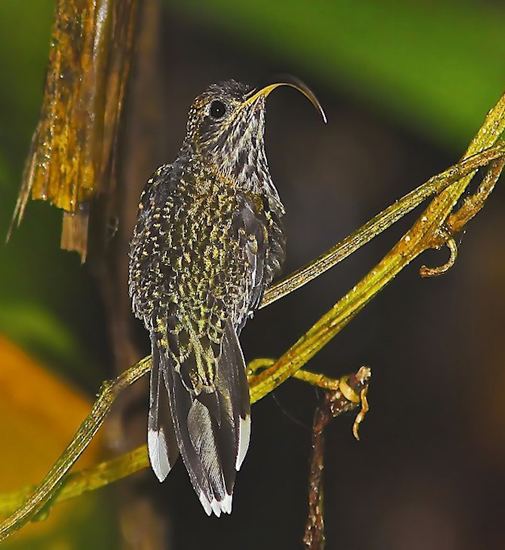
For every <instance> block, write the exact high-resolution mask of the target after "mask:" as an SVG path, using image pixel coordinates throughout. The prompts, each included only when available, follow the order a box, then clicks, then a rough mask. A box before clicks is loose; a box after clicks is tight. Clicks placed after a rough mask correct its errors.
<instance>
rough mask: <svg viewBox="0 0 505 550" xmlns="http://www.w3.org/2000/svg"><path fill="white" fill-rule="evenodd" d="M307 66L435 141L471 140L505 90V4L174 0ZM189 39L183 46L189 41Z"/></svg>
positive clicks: (279, 57) (282, 59)
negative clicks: (486, 113)
mask: <svg viewBox="0 0 505 550" xmlns="http://www.w3.org/2000/svg"><path fill="white" fill-rule="evenodd" d="M167 5H169V6H170V7H174V8H176V9H177V10H180V11H181V12H184V13H187V14H190V15H191V17H194V18H197V19H199V20H202V21H206V22H207V23H208V24H211V25H213V26H216V27H217V28H218V29H220V30H221V31H222V32H224V33H226V34H228V35H230V36H231V40H230V44H232V43H233V41H236V40H238V41H240V42H241V43H247V44H248V45H249V47H250V48H253V49H254V50H255V51H256V52H258V54H259V55H262V56H268V58H269V61H271V60H272V59H274V60H275V61H276V64H277V65H278V66H279V68H280V69H281V70H282V71H285V69H286V67H285V64H286V61H290V62H291V63H292V64H293V66H302V67H305V69H306V72H307V74H310V76H311V78H314V77H318V78H319V79H320V80H321V81H322V82H326V83H328V84H329V85H332V86H333V87H334V88H335V90H336V91H338V92H342V91H344V92H347V93H348V94H351V95H352V96H355V97H356V98H357V99H358V100H359V101H361V102H362V103H365V104H367V105H371V106H372V107H373V108H375V109H376V110H378V111H380V112H383V113H384V114H386V115H387V116H388V117H393V118H394V119H396V120H397V121H399V122H400V123H401V124H402V125H404V126H406V127H409V128H411V129H414V130H415V131H418V132H421V133H423V134H424V135H425V136H427V137H428V138H429V139H430V140H432V141H433V142H435V143H437V144H438V145H442V146H443V147H450V148H454V149H458V150H459V149H461V148H462V147H464V146H465V145H466V144H467V143H468V142H469V140H470V138H471V137H472V135H473V133H474V132H475V131H476V130H477V129H478V128H479V126H480V123H481V121H482V117H483V115H484V113H485V112H487V110H488V109H489V108H490V107H491V106H492V105H493V104H494V103H495V102H496V100H497V98H498V97H499V96H500V94H501V93H502V91H503V86H504V75H505V40H504V34H503V22H504V21H505V3H504V2H496V3H494V2H489V1H482V0H438V1H436V2H434V1H428V0H417V1H416V0H407V1H401V0H384V1H380V2H377V1H376V0H360V1H359V2H357V1H355V0H333V1H330V0H279V1H275V2H272V1H270V0H255V1H254V2H236V1H235V0H213V1H212V2H206V1H201V0H184V1H176V2H174V1H168V2H167ZM182 46H183V45H181V47H182Z"/></svg>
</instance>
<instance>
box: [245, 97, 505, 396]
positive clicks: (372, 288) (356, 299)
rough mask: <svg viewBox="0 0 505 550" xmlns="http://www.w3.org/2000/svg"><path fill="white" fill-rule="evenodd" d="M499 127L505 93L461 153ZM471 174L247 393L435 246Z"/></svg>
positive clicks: (324, 338) (481, 144) (318, 342)
mask: <svg viewBox="0 0 505 550" xmlns="http://www.w3.org/2000/svg"><path fill="white" fill-rule="evenodd" d="M504 130H505V94H504V95H503V96H502V97H501V98H500V100H499V101H498V103H497V104H496V105H495V107H493V109H491V111H489V113H488V115H487V117H486V119H485V121H484V124H483V125H482V127H481V128H480V130H479V132H478V133H477V135H476V137H475V138H474V139H473V140H472V142H471V143H470V145H469V147H468V149H467V151H466V153H465V158H468V157H471V156H472V155H475V154H476V153H480V152H481V151H483V150H484V149H486V148H488V147H492V146H493V145H494V144H495V143H496V142H497V140H498V139H499V138H500V136H501V135H502V133H503V131H504ZM474 174H475V172H471V173H470V174H467V175H466V176H463V177H462V178H460V179H458V180H457V181H456V182H454V183H452V184H451V185H450V186H449V187H447V188H446V189H444V190H443V191H442V192H441V193H440V194H438V195H437V196H436V197H435V198H434V199H433V200H432V201H431V203H430V204H429V205H428V207H427V208H426V209H425V210H424V212H423V213H422V214H421V216H420V217H419V218H418V219H417V221H416V222H415V223H414V225H413V226H412V227H411V228H410V229H409V230H408V231H407V233H405V235H404V236H403V237H402V238H401V239H400V240H399V241H398V242H397V243H396V245H395V246H394V247H393V248H392V249H391V250H390V252H388V254H386V256H384V258H383V259H382V260H381V261H380V262H379V263H378V264H377V265H376V266H375V267H374V268H373V269H372V270H371V271H370V272H369V273H368V274H367V275H366V276H365V277H364V278H363V279H361V281H359V282H358V284H357V285H355V286H354V287H353V288H352V289H351V290H350V291H349V292H348V293H347V294H346V295H345V296H344V297H343V298H341V299H340V300H339V301H338V302H337V303H336V304H335V305H334V306H333V307H332V308H331V309H330V310H329V311H328V312H327V313H326V314H325V315H323V316H322V317H321V318H320V319H319V321H317V322H316V323H315V324H314V325H313V326H312V327H311V328H310V329H309V330H308V331H307V332H306V333H305V334H304V335H303V336H302V337H301V338H300V339H299V340H298V341H297V342H296V343H295V344H294V345H293V346H291V348H289V349H288V351H286V352H285V353H284V354H283V355H282V356H281V357H280V358H279V359H278V360H277V361H276V363H275V364H274V365H273V366H272V367H270V368H268V369H266V370H265V371H263V372H262V373H261V374H259V375H258V376H257V377H256V379H255V381H256V383H255V384H254V386H253V387H252V388H251V395H252V396H254V397H258V398H260V396H263V395H266V394H267V393H269V392H271V391H272V390H273V389H275V388H276V387H277V386H279V385H280V384H282V382H284V381H285V380H287V379H288V378H289V377H290V376H292V375H293V373H295V372H296V371H297V370H298V369H300V368H301V367H302V366H303V365H305V364H306V363H307V361H309V360H310V359H311V358H312V357H313V356H314V355H315V354H316V353H317V352H318V351H319V350H321V348H323V347H324V346H325V345H326V344H327V343H328V342H329V341H330V340H331V339H332V338H333V337H334V336H335V335H336V334H338V333H339V332H340V331H341V330H342V329H343V328H344V327H345V326H347V324H348V323H349V322H350V321H351V320H352V319H353V318H354V317H355V316H356V315H357V314H358V313H359V312H360V311H361V309H363V307H365V305H366V304H367V303H368V302H369V301H370V300H372V298H373V297H374V296H376V295H377V294H378V293H379V292H380V291H381V290H382V289H383V288H384V287H385V286H386V285H387V284H388V283H389V282H390V281H392V280H393V279H394V278H395V277H396V275H397V274H398V273H399V272H400V271H401V270H402V269H404V268H405V267H406V266H407V265H409V263H410V262H412V260H414V259H415V258H417V256H419V254H421V253H422V252H424V251H425V250H428V249H430V248H432V247H434V246H438V244H439V238H440V231H441V229H442V227H443V225H444V223H445V222H446V220H447V218H448V217H449V216H450V214H451V211H452V209H453V208H454V206H455V204H456V203H457V202H458V200H459V198H460V197H461V195H462V194H463V193H464V191H465V190H466V188H467V187H468V185H469V184H470V182H471V180H472V178H473V176H474Z"/></svg>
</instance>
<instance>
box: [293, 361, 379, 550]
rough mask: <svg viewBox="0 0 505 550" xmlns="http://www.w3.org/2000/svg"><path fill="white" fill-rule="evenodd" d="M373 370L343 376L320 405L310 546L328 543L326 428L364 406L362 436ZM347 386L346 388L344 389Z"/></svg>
mask: <svg viewBox="0 0 505 550" xmlns="http://www.w3.org/2000/svg"><path fill="white" fill-rule="evenodd" d="M370 376H371V371H370V369H369V368H367V367H361V368H360V369H359V371H358V372H357V373H356V374H352V375H350V376H343V377H342V378H341V379H340V380H339V383H340V384H339V386H340V387H339V389H337V390H335V391H327V392H325V394H324V399H323V402H322V403H321V404H320V405H319V406H318V407H317V408H316V411H315V413H314V421H313V424H312V456H311V460H310V475H309V497H308V514H307V523H306V525H305V534H304V536H303V543H304V546H305V548H306V549H307V550H321V549H322V548H323V547H324V542H325V536H324V497H323V470H324V429H325V428H326V426H327V425H328V423H329V422H330V420H331V419H332V418H335V417H336V416H338V415H340V414H342V413H345V412H348V411H352V410H354V409H356V408H357V407H360V408H361V409H360V412H359V414H358V416H357V417H356V420H355V422H354V426H353V434H354V436H355V437H356V439H359V438H358V426H359V424H360V423H361V422H362V421H363V418H364V416H365V414H366V413H367V412H368V402H367V399H366V395H367V391H368V385H369V383H370ZM343 388H346V391H344V390H343Z"/></svg>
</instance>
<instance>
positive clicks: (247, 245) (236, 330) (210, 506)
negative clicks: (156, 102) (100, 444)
mask: <svg viewBox="0 0 505 550" xmlns="http://www.w3.org/2000/svg"><path fill="white" fill-rule="evenodd" d="M281 86H290V87H292V88H295V89H296V90H298V91H299V92H301V93H302V94H303V95H304V96H306V97H307V98H308V99H309V100H310V101H311V103H312V104H313V105H314V106H315V107H316V108H317V109H318V110H319V111H320V113H321V114H322V116H323V119H324V121H325V122H326V117H325V115H324V111H323V109H322V107H321V105H320V103H319V101H318V100H317V98H316V96H315V95H314V93H313V92H312V91H311V90H310V89H309V88H308V87H307V86H306V85H305V84H303V83H302V82H301V81H299V80H297V79H294V78H292V77H290V78H289V79H284V80H283V81H281V82H274V83H271V84H268V85H266V86H263V87H260V88H253V87H251V86H249V85H247V84H243V83H241V82H237V81H235V80H228V81H225V82H221V83H219V84H213V85H211V86H209V87H208V88H207V89H206V90H205V91H204V92H203V93H202V94H201V95H199V96H198V97H197V98H196V99H195V100H194V101H193V104H192V105H191V108H190V110H189V115H188V122H187V131H186V136H185V138H184V141H183V143H182V147H181V149H180V151H179V154H178V156H177V158H176V159H175V160H174V162H173V163H171V164H165V165H162V166H161V167H159V168H158V169H157V170H156V171H155V173H154V174H153V176H152V177H151V178H150V179H149V180H148V181H147V184H146V187H145V189H144V191H143V193H142V196H141V199H140V204H139V207H138V216H137V221H136V225H135V228H134V231H133V237H132V239H131V243H130V252H129V293H130V296H131V300H132V310H133V312H134V314H135V316H136V317H138V318H139V319H140V320H141V321H143V323H144V325H145V327H146V329H147V331H148V332H149V334H150V339H151V348H152V368H151V374H150V399H149V414H148V429H147V442H148V453H149V460H150V463H151V467H152V469H153V471H154V473H155V474H156V476H157V477H158V479H159V480H160V481H163V480H164V479H165V478H166V476H167V475H168V473H169V472H170V470H171V468H172V467H173V465H174V463H175V462H176V460H177V458H178V455H179V454H181V455H182V459H183V461H184V464H185V466H186V469H187V471H188V474H189V478H190V480H191V483H192V485H193V488H194V490H195V492H196V494H197V495H198V497H199V499H200V502H201V504H202V506H203V508H204V510H205V512H206V513H207V514H208V515H211V514H212V513H214V514H215V515H216V516H218V517H219V516H220V515H221V513H231V508H232V495H233V488H234V484H235V478H236V473H237V472H238V471H239V469H240V467H241V465H242V462H243V460H244V457H245V455H246V452H247V449H248V446H249V439H250V433H251V418H250V398H249V387H248V383H247V375H246V363H245V360H244V355H243V353H242V348H241V346H240V342H239V335H240V332H241V330H242V328H243V327H244V325H245V323H246V321H247V320H248V318H249V317H251V316H252V314H253V312H254V311H255V310H256V309H257V308H258V307H259V305H260V303H261V299H262V296H263V293H264V291H265V289H266V288H267V287H268V285H269V284H270V283H271V282H272V280H273V279H274V277H275V276H276V275H277V274H278V273H279V272H280V270H281V265H282V263H283V260H284V257H285V247H286V237H285V231H284V228H283V221H282V218H283V216H284V213H285V209H284V206H283V204H282V202H281V199H280V197H279V194H278V192H277V189H276V188H275V186H274V184H273V182H272V178H271V176H270V171H269V168H268V163H267V157H266V153H265V143H264V127H265V101H266V98H267V97H268V95H269V94H270V93H271V92H272V91H273V90H275V89H276V88H279V87H281Z"/></svg>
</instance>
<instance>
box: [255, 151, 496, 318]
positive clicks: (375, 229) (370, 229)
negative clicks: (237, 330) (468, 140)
mask: <svg viewBox="0 0 505 550" xmlns="http://www.w3.org/2000/svg"><path fill="white" fill-rule="evenodd" d="M504 152H505V145H504V144H500V145H497V146H495V147H490V148H489V149H486V150H485V151H482V152H480V153H477V154H475V155H473V156H469V157H468V158H465V159H463V160H462V161H461V162H460V163H458V164H455V165H454V166H451V167H450V168H448V169H447V170H445V171H444V172H441V173H440V174H437V175H436V176H433V177H432V178H430V179H429V180H428V181H427V182H425V183H423V184H422V185H420V186H419V187H417V188H416V189H414V190H413V191H411V192H410V193H408V194H407V195H405V196H404V197H402V198H401V199H400V200H398V201H396V202H395V203H393V204H392V205H391V206H389V207H388V208H386V209H385V210H383V211H382V212H380V213H379V214H377V215H376V216H375V217H374V218H372V219H371V220H370V221H368V222H367V223H365V224H364V225H362V226H361V227H360V228H359V229H357V230H356V231H354V232H353V233H351V234H350V235H349V236H348V237H346V238H345V239H344V240H342V241H340V242H339V243H337V244H336V245H335V246H333V247H332V248H330V249H329V250H327V251H326V252H324V254H322V255H321V256H319V258H316V259H315V260H313V261H312V262H310V263H309V264H307V265H306V266H304V267H302V268H300V269H299V270H297V271H295V272H294V273H291V274H290V275H288V276H287V277H286V278H285V279H282V280H280V281H279V282H278V283H276V284H274V285H272V286H271V287H270V288H269V289H268V290H267V291H266V292H265V296H264V298H263V301H262V303H261V306H260V307H262V308H263V307H266V306H268V305H270V304H271V303H273V302H275V301H277V300H279V299H280V298H283V297H284V296H286V295H287V294H291V292H294V291H295V290H298V289H299V288H301V287H302V286H304V285H306V284H307V283H309V282H310V281H312V280H313V279H315V278H316V277H319V275H321V274H323V273H325V272H326V271H328V270H329V269H331V268H332V267H334V266H335V265H336V264H338V263H340V262H341V261H342V260H345V259H346V258H347V257H348V256H350V255H351V254H353V253H354V252H356V251H357V250H358V249H359V248H361V247H362V246H364V245H365V244H367V243H369V242H370V241H371V240H372V239H373V238H374V237H376V236H377V235H379V233H382V232H383V231H385V230H386V229H388V228H389V227H391V226H392V225H393V224H394V223H396V222H397V221H398V220H399V219H401V218H403V217H404V216H406V215H407V214H408V213H409V212H411V211H412V210H414V208H416V207H417V206H419V205H420V204H421V203H422V202H423V201H425V200H426V199H427V198H428V197H431V196H432V195H435V194H437V193H440V192H441V191H443V190H444V189H445V188H447V187H448V186H449V185H450V184H452V183H454V182H456V181H457V180H458V179H460V178H462V177H463V176H466V175H468V174H470V173H472V172H474V170H476V169H477V168H480V167H482V166H485V165H487V164H488V163H489V162H490V161H492V160H493V159H496V158H499V157H502V156H503V154H504Z"/></svg>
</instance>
